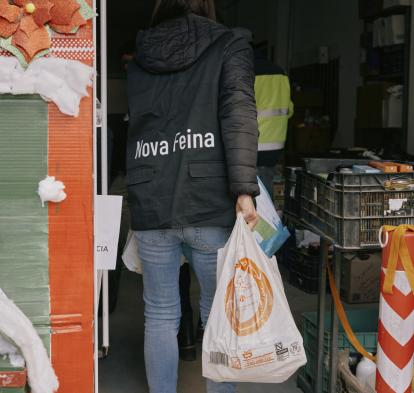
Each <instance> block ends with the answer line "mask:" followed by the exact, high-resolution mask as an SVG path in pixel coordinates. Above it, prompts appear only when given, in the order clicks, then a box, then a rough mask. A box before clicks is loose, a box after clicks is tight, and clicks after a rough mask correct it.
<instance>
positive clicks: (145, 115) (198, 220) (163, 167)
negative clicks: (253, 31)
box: [127, 14, 259, 230]
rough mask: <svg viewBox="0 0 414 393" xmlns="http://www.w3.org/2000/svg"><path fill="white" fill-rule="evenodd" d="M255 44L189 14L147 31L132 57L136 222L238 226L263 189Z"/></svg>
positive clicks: (140, 226) (130, 171)
mask: <svg viewBox="0 0 414 393" xmlns="http://www.w3.org/2000/svg"><path fill="white" fill-rule="evenodd" d="M254 78H255V75H254V67H253V53H252V50H251V48H250V46H249V44H248V42H247V40H246V39H245V38H243V37H242V36H241V35H240V36H239V35H237V34H236V33H233V32H232V31H231V30H229V29H227V28H225V27H224V26H222V25H220V24H218V23H215V22H213V21H211V20H209V19H206V18H202V17H199V16H196V15H192V14H190V15H187V16H185V17H181V18H177V19H173V20H170V21H168V22H165V23H163V24H161V25H159V26H157V27H155V28H152V29H149V30H146V31H143V32H141V33H139V34H138V37H137V61H136V62H133V63H132V64H130V65H129V67H128V89H129V91H128V97H129V106H130V130H129V137H128V151H127V185H128V194H129V204H130V208H131V215H132V229H134V230H146V229H156V228H177V227H188V226H224V227H228V226H232V225H233V224H234V219H235V201H236V197H237V195H240V194H250V195H253V196H255V195H257V194H258V192H259V189H258V186H257V181H256V158H257V139H258V126H257V113H256V104H255V99H254Z"/></svg>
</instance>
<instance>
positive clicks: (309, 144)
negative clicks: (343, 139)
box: [291, 127, 331, 154]
mask: <svg viewBox="0 0 414 393" xmlns="http://www.w3.org/2000/svg"><path fill="white" fill-rule="evenodd" d="M291 132H292V134H293V135H292V139H293V150H294V152H295V153H299V154H320V153H325V152H326V151H327V150H329V148H330V147H331V129H330V128H329V127H293V128H292V130H291Z"/></svg>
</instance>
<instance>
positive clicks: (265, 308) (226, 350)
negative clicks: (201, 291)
mask: <svg viewBox="0 0 414 393" xmlns="http://www.w3.org/2000/svg"><path fill="white" fill-rule="evenodd" d="M217 276H218V281H217V283H218V284H217V291H216V295H215V297H214V302H213V307H212V310H211V313H210V318H209V320H208V323H207V326H206V330H205V333H204V340H203V376H204V377H206V378H209V379H212V380H214V381H217V382H268V383H281V382H284V381H286V380H287V379H288V378H289V377H290V376H291V375H293V374H294V373H295V371H296V370H297V369H298V368H299V367H301V366H303V365H304V364H305V363H306V355H305V352H304V349H303V340H302V337H301V335H300V333H299V331H298V329H297V327H296V325H295V322H294V320H293V317H292V314H291V312H290V309H289V305H288V303H287V300H286V296H285V293H284V289H283V283H282V280H281V276H280V273H279V270H278V267H277V263H276V259H275V258H272V259H269V258H268V257H267V256H266V254H265V253H264V252H263V251H262V249H261V248H260V246H259V245H258V244H257V242H256V241H255V238H254V234H253V233H252V232H251V231H250V230H249V228H248V226H247V225H246V223H245V221H244V219H243V217H242V216H241V215H239V216H238V217H237V221H236V225H235V227H234V230H233V232H232V234H231V236H230V239H229V241H228V242H227V244H226V245H225V247H224V248H223V249H222V250H220V252H219V255H218V263H217Z"/></svg>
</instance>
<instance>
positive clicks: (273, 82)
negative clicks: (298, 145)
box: [255, 53, 293, 197]
mask: <svg viewBox="0 0 414 393" xmlns="http://www.w3.org/2000/svg"><path fill="white" fill-rule="evenodd" d="M255 72H256V81H255V95H256V105H257V120H258V123H259V131H260V136H259V153H258V162H257V166H258V175H259V177H260V179H261V180H262V182H263V184H264V185H265V187H266V189H267V190H268V192H269V194H270V195H271V196H272V197H273V176H274V173H275V166H276V164H277V162H278V161H279V159H280V157H281V154H282V151H283V149H284V147H285V142H286V135H287V129H288V120H289V118H290V117H291V116H292V115H293V103H292V101H291V98H290V82H289V78H288V76H287V75H286V73H285V71H284V70H283V69H282V68H281V67H279V66H277V65H275V64H273V63H272V62H270V61H269V60H268V59H266V57H264V56H261V55H260V54H257V53H256V59H255Z"/></svg>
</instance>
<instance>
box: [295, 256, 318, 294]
mask: <svg viewBox="0 0 414 393" xmlns="http://www.w3.org/2000/svg"><path fill="white" fill-rule="evenodd" d="M319 266H320V256H319V255H318V254H316V255H315V254H312V253H311V252H310V251H309V250H308V249H305V248H299V249H294V250H292V259H291V260H290V261H289V269H290V271H289V283H290V284H291V285H293V286H295V287H296V288H299V289H301V290H302V291H304V292H307V293H310V294H316V293H319V269H320V268H319Z"/></svg>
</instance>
